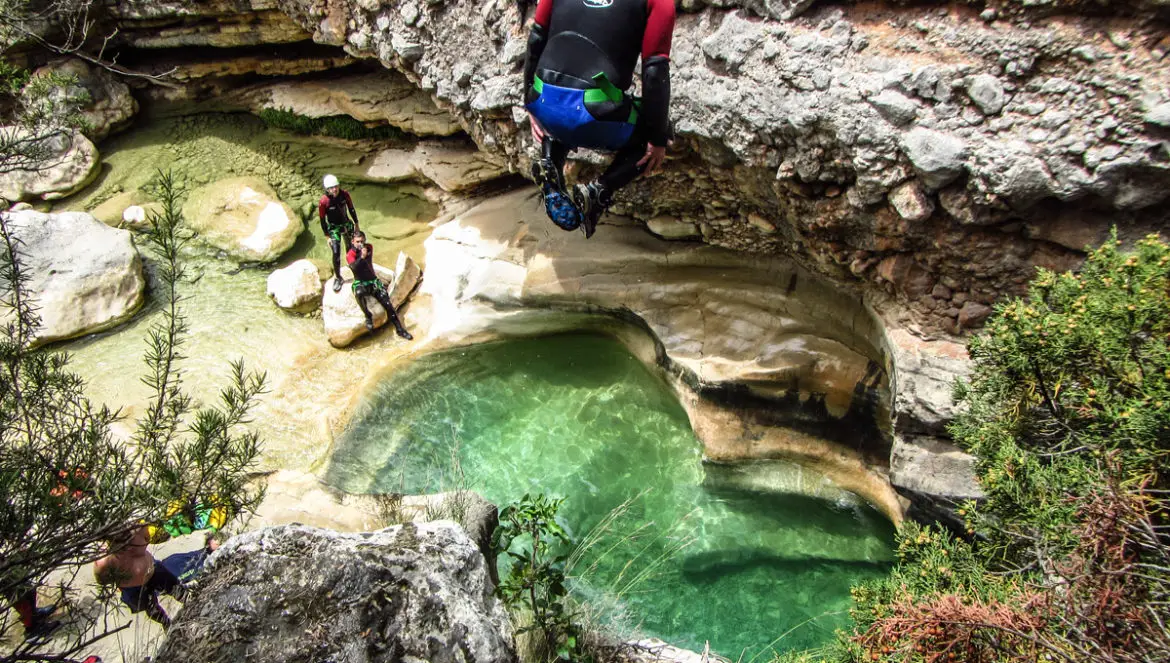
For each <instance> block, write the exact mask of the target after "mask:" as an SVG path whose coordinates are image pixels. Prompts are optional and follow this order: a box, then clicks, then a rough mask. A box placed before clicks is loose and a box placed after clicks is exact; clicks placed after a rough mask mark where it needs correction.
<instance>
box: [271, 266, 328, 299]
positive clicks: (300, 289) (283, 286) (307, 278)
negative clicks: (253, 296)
mask: <svg viewBox="0 0 1170 663" xmlns="http://www.w3.org/2000/svg"><path fill="white" fill-rule="evenodd" d="M268 296H269V297H271V298H272V300H273V301H274V302H276V305H277V306H279V307H280V308H282V309H286V310H290V311H297V312H306V311H311V310H313V309H315V308H317V305H318V304H320V303H321V272H320V271H318V270H317V266H316V265H314V264H313V262H312V261H311V260H303V259H302V260H298V261H296V262H294V263H293V264H291V265H289V266H288V267H285V268H284V269H278V270H276V271H275V272H272V273H271V274H269V275H268Z"/></svg>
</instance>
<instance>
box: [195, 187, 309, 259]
mask: <svg viewBox="0 0 1170 663" xmlns="http://www.w3.org/2000/svg"><path fill="white" fill-rule="evenodd" d="M183 215H184V217H185V218H186V219H187V222H188V223H189V224H190V226H191V228H193V229H194V230H195V231H196V232H198V233H199V236H200V238H201V239H202V240H203V241H204V242H206V243H207V244H210V245H211V246H214V247H216V248H218V249H223V250H224V251H227V252H228V253H229V254H231V256H232V257H234V258H236V259H238V260H243V261H254V262H271V261H273V260H275V259H277V258H279V257H280V256H281V254H283V253H284V252H285V251H287V250H289V249H291V248H292V246H293V244H294V243H296V241H297V236H298V235H300V234H301V231H302V230H304V224H303V223H302V222H301V219H300V217H298V216H297V214H296V213H295V212H293V210H292V208H291V207H289V206H288V205H287V204H285V203H284V202H282V201H281V200H280V198H279V196H277V194H276V192H275V191H273V189H272V187H270V186H268V184H267V183H266V182H264V181H263V180H259V179H256V178H254V177H236V178H231V179H226V180H220V181H218V182H212V183H211V184H208V185H207V186H204V187H201V188H199V189H196V190H195V191H193V192H192V193H191V196H190V197H189V198H188V199H187V204H186V205H184V206H183Z"/></svg>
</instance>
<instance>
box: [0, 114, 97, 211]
mask: <svg viewBox="0 0 1170 663" xmlns="http://www.w3.org/2000/svg"><path fill="white" fill-rule="evenodd" d="M28 138H29V133H28V132H27V131H26V130H24V129H22V128H20V127H12V126H8V127H0V142H4V143H6V144H11V143H13V142H16V141H20V140H24V139H28ZM36 142H39V144H40V146H41V147H42V148H43V151H44V154H43V158H37V159H34V161H35V162H36V163H35V164H34V165H32V166H30V168H32V169H31V170H13V171H9V172H7V173H3V174H0V197H2V198H4V199H5V200H9V201H16V200H36V199H40V200H56V199H58V198H64V197H65V196H68V195H70V194H72V193H75V192H77V191H80V190H81V189H82V188H84V187H85V186H86V185H88V184H89V183H90V182H92V181H93V179H94V178H95V177H97V175H98V172H99V171H100V170H101V169H100V168H99V167H98V165H99V164H100V162H101V159H99V158H98V151H97V148H96V147H94V146H93V143H91V142H90V141H89V139H88V138H86V137H85V136H83V135H81V133H79V132H68V133H61V134H54V135H51V136H47V137H44V138H41V139H40V140H39V141H36Z"/></svg>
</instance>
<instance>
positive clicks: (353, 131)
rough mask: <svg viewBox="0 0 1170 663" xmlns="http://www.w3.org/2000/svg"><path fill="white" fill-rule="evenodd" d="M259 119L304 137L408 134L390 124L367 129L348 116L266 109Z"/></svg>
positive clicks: (369, 137)
mask: <svg viewBox="0 0 1170 663" xmlns="http://www.w3.org/2000/svg"><path fill="white" fill-rule="evenodd" d="M260 119H261V120H264V123H265V124H267V125H268V126H270V127H275V128H277V129H284V130H285V131H291V132H292V133H297V134H301V135H304V136H332V137H334V138H344V139H345V140H390V139H398V138H402V137H403V136H404V135H405V134H403V133H402V131H400V130H399V129H397V128H395V127H392V126H390V125H388V124H382V125H378V126H374V127H368V126H366V125H365V124H363V123H361V122H359V121H357V120H355V119H353V118H352V117H350V116H348V115H330V116H329V117H306V116H304V115H298V114H297V113H294V112H292V111H291V110H285V109H283V108H265V109H263V110H261V111H260Z"/></svg>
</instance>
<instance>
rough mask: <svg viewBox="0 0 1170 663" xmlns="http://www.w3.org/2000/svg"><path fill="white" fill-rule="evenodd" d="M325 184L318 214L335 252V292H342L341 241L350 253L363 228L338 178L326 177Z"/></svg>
mask: <svg viewBox="0 0 1170 663" xmlns="http://www.w3.org/2000/svg"><path fill="white" fill-rule="evenodd" d="M323 184H324V185H325V195H323V196H321V200H320V201H319V202H318V203H317V214H318V215H319V216H320V217H321V232H323V233H325V236H326V237H328V238H329V248H330V249H332V250H333V292H341V240H342V239H344V240H345V250H346V251H349V249H350V246H352V242H351V237H352V236H353V234H354V233H356V232H359V231H360V230H361V227H360V226H359V225H358V217H357V210H355V209H354V208H353V199H352V198H350V197H349V192H348V191H346V190H345V189H342V188H341V186H340V184H339V183H338V182H337V178H336V177H334V176H332V175H326V176H325V180H324V182H323ZM347 215H348V216H347Z"/></svg>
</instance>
